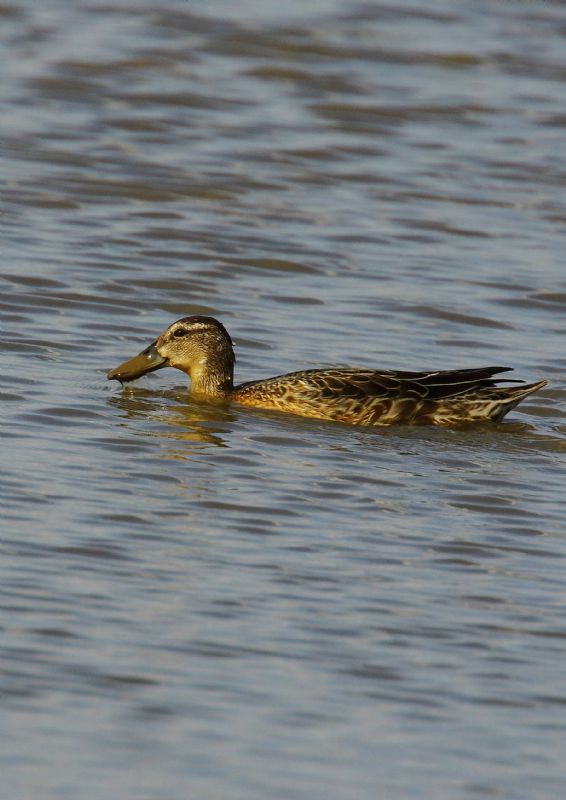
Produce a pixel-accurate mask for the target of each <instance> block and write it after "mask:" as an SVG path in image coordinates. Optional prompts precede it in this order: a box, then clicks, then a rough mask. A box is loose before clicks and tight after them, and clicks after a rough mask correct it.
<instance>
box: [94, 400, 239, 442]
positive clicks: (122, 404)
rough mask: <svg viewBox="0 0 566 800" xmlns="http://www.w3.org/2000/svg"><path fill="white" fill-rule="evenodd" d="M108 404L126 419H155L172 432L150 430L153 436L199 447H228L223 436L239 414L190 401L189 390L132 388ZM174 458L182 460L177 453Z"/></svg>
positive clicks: (221, 407)
mask: <svg viewBox="0 0 566 800" xmlns="http://www.w3.org/2000/svg"><path fill="white" fill-rule="evenodd" d="M108 402H109V404H110V405H111V406H113V407H114V408H118V409H119V410H120V412H121V413H122V419H125V420H130V421H132V422H133V421H134V420H137V419H142V418H143V419H147V418H148V417H151V419H152V420H153V421H154V422H158V423H164V424H165V425H167V426H168V427H170V430H155V429H153V430H151V432H150V431H149V430H148V431H147V433H150V434H151V435H152V436H158V437H159V438H163V439H173V440H175V441H186V442H194V443H195V444H206V445H216V446H217V447H228V445H227V443H226V441H225V440H224V437H223V434H225V433H228V432H229V430H230V423H232V422H233V421H234V420H235V419H236V415H235V414H234V413H233V412H231V411H230V410H229V408H227V407H225V406H215V405H211V404H209V403H201V402H199V401H198V400H191V399H188V398H187V392H186V389H185V387H182V388H178V389H166V390H161V391H155V389H151V390H147V389H143V388H141V387H128V388H127V389H126V390H124V391H122V392H120V394H117V395H113V396H112V397H110V398H109V399H108ZM172 457H174V458H179V451H178V450H176V451H175V454H174V455H173V454H172Z"/></svg>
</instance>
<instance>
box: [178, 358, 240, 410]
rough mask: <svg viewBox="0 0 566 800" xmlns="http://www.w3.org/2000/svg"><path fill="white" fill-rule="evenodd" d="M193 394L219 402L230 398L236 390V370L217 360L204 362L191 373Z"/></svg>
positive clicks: (194, 367) (198, 363)
mask: <svg viewBox="0 0 566 800" xmlns="http://www.w3.org/2000/svg"><path fill="white" fill-rule="evenodd" d="M189 374H190V378H191V394H194V395H202V396H204V397H208V398H218V399H219V400H222V399H225V398H227V397H229V395H230V394H231V393H232V391H233V389H234V369H233V367H232V366H231V365H229V364H223V363H221V362H219V361H218V362H217V361H216V360H206V361H205V360H204V359H203V360H202V361H199V362H197V363H196V364H193V365H192V366H191V371H190V373H189Z"/></svg>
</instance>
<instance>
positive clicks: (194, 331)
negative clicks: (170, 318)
mask: <svg viewBox="0 0 566 800" xmlns="http://www.w3.org/2000/svg"><path fill="white" fill-rule="evenodd" d="M234 362H235V357H234V348H233V345H232V340H231V339H230V336H229V335H228V331H227V330H226V328H225V327H224V326H223V325H222V324H221V323H220V322H218V320H216V319H214V318H213V317H203V316H192V317H183V318H182V319H179V320H177V321H176V322H174V323H173V324H172V325H170V326H169V327H168V328H167V329H166V330H164V331H163V333H162V334H161V335H160V336H159V337H158V338H157V339H156V340H155V341H154V342H152V343H151V344H150V345H149V347H146V348H145V350H142V352H141V353H140V354H139V355H137V356H134V357H133V358H130V359H129V360H128V361H124V363H123V364H120V365H119V366H118V367H115V368H114V369H111V370H110V372H108V374H107V376H106V377H107V378H108V380H118V381H120V382H121V383H126V382H127V381H133V380H136V378H141V376H142V375H147V373H148V372H153V371H154V370H156V369H162V368H163V367H174V368H175V369H180V370H181V372H185V373H186V374H187V375H188V376H189V377H190V379H191V392H192V393H196V394H207V395H213V396H214V395H224V394H226V393H227V392H229V391H230V390H231V389H232V388H233V376H234Z"/></svg>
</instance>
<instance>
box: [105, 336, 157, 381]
mask: <svg viewBox="0 0 566 800" xmlns="http://www.w3.org/2000/svg"><path fill="white" fill-rule="evenodd" d="M155 345H156V342H153V344H150V345H149V347H146V348H145V350H142V352H141V353H140V354H139V355H137V356H134V357H133V358H130V360H129V361H124V363H123V364H120V366H119V367H115V368H114V369H111V370H110V372H109V373H108V374H107V375H106V377H107V378H108V380H109V381H113V380H116V381H120V383H126V382H127V381H135V380H136V378H141V376H142V375H147V373H148V372H153V371H154V370H156V369H161V368H162V367H166V366H167V365H168V363H169V362H168V360H167V359H166V358H164V356H162V355H160V354H159V351H158V349H157V347H156V346H155Z"/></svg>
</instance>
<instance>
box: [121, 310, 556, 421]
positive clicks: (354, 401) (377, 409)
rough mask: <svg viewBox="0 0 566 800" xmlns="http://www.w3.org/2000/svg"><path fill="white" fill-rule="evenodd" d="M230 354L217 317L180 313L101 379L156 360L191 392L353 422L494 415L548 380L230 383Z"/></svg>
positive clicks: (486, 370)
mask: <svg viewBox="0 0 566 800" xmlns="http://www.w3.org/2000/svg"><path fill="white" fill-rule="evenodd" d="M234 362H235V357H234V350H233V346H232V341H231V339H230V336H229V335H228V332H227V331H226V329H225V328H224V326H223V325H222V324H221V323H220V322H218V321H217V320H215V319H213V318H212V317H202V316H192V317H183V319H180V320H177V322H174V323H173V324H172V325H170V326H169V327H168V328H167V330H165V331H164V332H163V333H162V334H161V336H160V337H159V338H158V339H156V341H155V342H153V344H151V345H150V346H149V347H147V348H146V349H145V350H144V351H143V352H142V353H140V354H139V355H138V356H135V357H134V358H132V359H130V360H129V361H126V362H124V363H123V364H121V365H120V366H119V367H116V369H113V370H110V372H109V373H108V379H109V380H112V379H116V380H119V381H121V382H122V383H124V382H126V381H130V380H135V379H136V378H139V377H141V375H145V374H146V373H148V372H152V371H153V370H156V369H161V368H162V367H175V368H176V369H180V370H181V371H182V372H185V373H186V374H187V375H188V376H189V377H190V379H191V395H194V396H196V397H200V398H203V399H205V400H207V401H210V402H216V403H230V402H234V403H239V404H241V405H245V406H253V407H255V408H265V409H273V410H276V411H286V412H290V413H292V414H300V415H301V416H303V417H314V418H316V419H328V420H335V421H338V422H347V423H350V424H352V425H393V424H396V423H405V424H422V423H429V424H432V425H459V424H462V423H469V422H482V421H486V420H494V421H496V422H499V421H500V420H501V419H503V417H504V416H505V414H507V413H508V412H509V411H510V410H511V409H512V408H513V407H514V406H516V405H517V404H518V403H520V402H521V400H523V399H524V398H525V397H527V396H528V395H529V394H532V393H533V392H536V391H538V389H541V388H542V387H543V386H546V384H547V381H539V382H538V383H531V384H527V385H525V384H522V385H521V386H513V387H500V386H498V385H497V383H500V382H506V379H501V378H494V377H493V376H494V375H497V374H498V373H501V372H508V371H509V370H510V367H483V368H480V369H464V370H447V371H443V372H398V371H393V370H374V369H365V368H357V367H345V368H341V367H334V368H329V369H309V370H303V371H301V372H291V373H288V374H287V375H279V376H278V377H275V378H267V379H266V380H259V381H250V382H249V383H242V384H240V385H238V386H234V382H233V375H234ZM507 382H509V383H513V382H514V381H509V380H507ZM515 382H516V383H518V381H515Z"/></svg>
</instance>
